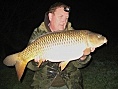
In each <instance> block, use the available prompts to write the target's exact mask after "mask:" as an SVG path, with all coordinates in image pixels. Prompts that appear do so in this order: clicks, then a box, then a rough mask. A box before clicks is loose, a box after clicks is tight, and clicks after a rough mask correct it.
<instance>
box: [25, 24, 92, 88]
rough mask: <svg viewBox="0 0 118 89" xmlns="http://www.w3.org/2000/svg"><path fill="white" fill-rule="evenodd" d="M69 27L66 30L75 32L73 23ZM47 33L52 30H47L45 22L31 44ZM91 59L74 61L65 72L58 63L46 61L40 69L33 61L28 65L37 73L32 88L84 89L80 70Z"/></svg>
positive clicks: (36, 30) (32, 37)
mask: <svg viewBox="0 0 118 89" xmlns="http://www.w3.org/2000/svg"><path fill="white" fill-rule="evenodd" d="M67 26H68V27H67V28H68V29H67V28H66V29H65V30H73V28H72V27H71V23H69V22H68V25H67ZM47 32H50V30H47V29H46V27H45V24H44V22H43V23H42V24H41V25H40V26H39V27H38V28H36V29H35V30H34V32H33V33H32V35H31V38H30V40H29V44H30V43H32V42H33V41H34V40H35V39H36V38H38V37H39V36H40V35H42V34H45V33H47ZM90 59H91V56H90V55H89V56H88V57H87V58H86V60H84V61H80V60H79V59H78V60H76V61H72V62H70V63H69V64H68V66H67V67H66V68H65V70H64V71H61V70H60V68H59V67H58V65H59V64H58V63H51V62H49V61H46V62H44V63H42V65H41V66H40V68H38V67H37V65H38V64H37V63H35V62H34V61H31V62H29V63H28V65H27V67H28V68H29V69H31V70H32V71H35V73H34V77H33V83H32V85H31V86H33V89H83V81H82V75H81V73H80V70H79V68H82V67H84V66H86V65H87V63H88V62H89V61H90Z"/></svg>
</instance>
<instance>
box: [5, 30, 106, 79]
mask: <svg viewBox="0 0 118 89" xmlns="http://www.w3.org/2000/svg"><path fill="white" fill-rule="evenodd" d="M104 43H107V39H106V37H104V36H102V35H101V34H98V33H95V32H92V31H89V30H71V31H62V32H51V33H47V34H45V35H41V36H40V37H39V38H37V39H36V40H35V41H34V42H32V43H31V44H30V45H28V46H27V47H26V48H25V49H24V50H23V51H21V52H18V53H15V54H12V55H9V56H7V57H6V58H5V59H4V60H3V63H4V64H5V65H7V66H14V65H15V67H16V71H17V75H18V80H19V81H20V79H21V77H22V75H23V72H24V70H25V67H26V65H27V63H28V62H29V61H31V60H33V59H36V58H38V59H40V60H39V67H40V64H41V63H42V62H43V61H46V60H49V61H51V62H60V64H59V67H61V70H64V68H65V67H66V65H67V64H68V63H69V62H70V61H72V60H76V59H79V58H80V57H82V56H83V54H84V51H85V50H86V49H90V48H97V47H100V46H102V45H103V44H104Z"/></svg>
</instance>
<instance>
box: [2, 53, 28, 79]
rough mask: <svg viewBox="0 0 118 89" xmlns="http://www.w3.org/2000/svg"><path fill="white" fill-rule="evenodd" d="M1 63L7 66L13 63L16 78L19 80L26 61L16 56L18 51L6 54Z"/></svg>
mask: <svg viewBox="0 0 118 89" xmlns="http://www.w3.org/2000/svg"><path fill="white" fill-rule="evenodd" d="M3 63H4V64H5V65H7V66H14V65H15V68H16V71H17V76H18V80H19V81H20V79H21V77H22V75H23V72H24V70H25V67H26V65H27V62H26V61H23V59H21V58H20V57H18V53H16V54H12V55H9V56H7V57H6V58H5V59H4V61H3Z"/></svg>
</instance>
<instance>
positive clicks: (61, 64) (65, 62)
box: [59, 61, 69, 71]
mask: <svg viewBox="0 0 118 89" xmlns="http://www.w3.org/2000/svg"><path fill="white" fill-rule="evenodd" d="M68 63H69V61H64V62H61V63H60V64H59V67H61V71H62V70H63V69H64V68H65V67H66V66H67V64H68Z"/></svg>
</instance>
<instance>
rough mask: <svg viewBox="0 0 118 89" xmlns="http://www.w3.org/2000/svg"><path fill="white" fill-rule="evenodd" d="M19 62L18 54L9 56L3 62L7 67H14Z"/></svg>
mask: <svg viewBox="0 0 118 89" xmlns="http://www.w3.org/2000/svg"><path fill="white" fill-rule="evenodd" d="M17 60H18V53H16V54H12V55H9V56H7V57H6V58H5V59H4V60H3V63H4V64H5V65H6V66H14V65H15V64H16V62H17Z"/></svg>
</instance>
